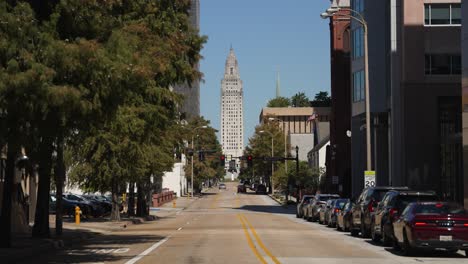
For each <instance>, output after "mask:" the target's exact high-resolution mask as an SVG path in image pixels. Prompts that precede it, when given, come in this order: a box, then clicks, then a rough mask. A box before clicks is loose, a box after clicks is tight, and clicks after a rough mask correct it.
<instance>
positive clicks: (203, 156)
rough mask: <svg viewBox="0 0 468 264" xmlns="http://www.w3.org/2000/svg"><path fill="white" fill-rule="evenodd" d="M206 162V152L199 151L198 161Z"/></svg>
mask: <svg viewBox="0 0 468 264" xmlns="http://www.w3.org/2000/svg"><path fill="white" fill-rule="evenodd" d="M204 160H205V152H204V151H203V150H200V151H198V161H204Z"/></svg>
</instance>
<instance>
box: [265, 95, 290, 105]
mask: <svg viewBox="0 0 468 264" xmlns="http://www.w3.org/2000/svg"><path fill="white" fill-rule="evenodd" d="M288 106H291V100H290V99H289V98H286V97H276V98H273V99H271V100H270V101H269V102H268V104H267V107H288Z"/></svg>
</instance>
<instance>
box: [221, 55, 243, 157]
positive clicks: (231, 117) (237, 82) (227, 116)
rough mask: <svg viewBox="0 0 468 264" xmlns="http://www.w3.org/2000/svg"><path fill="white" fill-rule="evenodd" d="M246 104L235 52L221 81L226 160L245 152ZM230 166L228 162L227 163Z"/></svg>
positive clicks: (223, 137) (222, 142) (223, 146)
mask: <svg viewBox="0 0 468 264" xmlns="http://www.w3.org/2000/svg"><path fill="white" fill-rule="evenodd" d="M243 109H244V104H243V90H242V80H241V79H240V74H239V66H238V63H237V58H236V55H235V54H234V50H233V49H232V48H231V50H230V52H229V56H228V57H227V59H226V66H225V70H224V78H223V79H222V81H221V140H220V141H221V144H222V150H223V153H224V155H226V159H227V160H230V159H231V155H232V157H240V156H242V155H243V150H244V110H243ZM226 166H228V162H226Z"/></svg>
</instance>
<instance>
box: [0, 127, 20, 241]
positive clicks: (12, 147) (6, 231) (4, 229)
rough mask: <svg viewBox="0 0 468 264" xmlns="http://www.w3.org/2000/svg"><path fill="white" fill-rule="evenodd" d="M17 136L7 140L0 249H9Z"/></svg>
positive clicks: (17, 149) (17, 147) (0, 219)
mask: <svg viewBox="0 0 468 264" xmlns="http://www.w3.org/2000/svg"><path fill="white" fill-rule="evenodd" d="M17 136H18V135H13V136H10V137H9V140H8V150H7V160H6V168H5V179H4V182H3V200H2V215H1V217H0V234H2V235H0V247H1V248H9V247H11V207H12V204H11V203H12V195H15V193H14V192H13V185H14V184H13V182H14V178H15V160H16V158H17V156H18V152H19V145H18V144H17V142H16V141H17Z"/></svg>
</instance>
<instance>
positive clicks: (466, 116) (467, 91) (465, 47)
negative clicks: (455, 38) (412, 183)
mask: <svg viewBox="0 0 468 264" xmlns="http://www.w3.org/2000/svg"><path fill="white" fill-rule="evenodd" d="M462 17H465V18H467V17H468V1H467V0H463V1H462ZM462 23H463V25H462V68H463V69H462V100H463V102H462V115H463V175H464V177H463V186H464V187H463V189H464V205H465V208H468V19H465V20H462Z"/></svg>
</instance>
